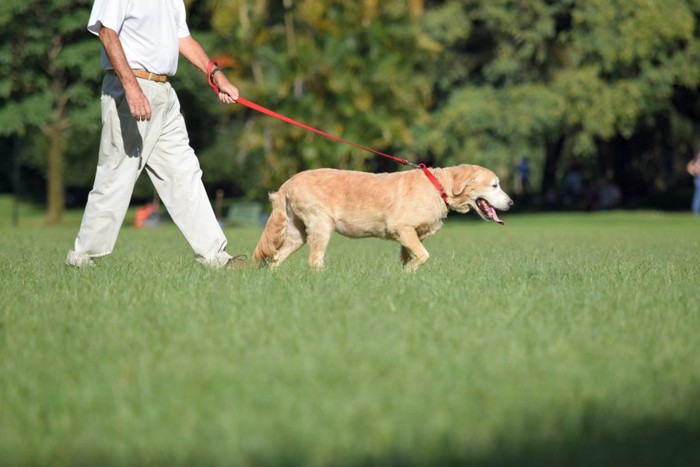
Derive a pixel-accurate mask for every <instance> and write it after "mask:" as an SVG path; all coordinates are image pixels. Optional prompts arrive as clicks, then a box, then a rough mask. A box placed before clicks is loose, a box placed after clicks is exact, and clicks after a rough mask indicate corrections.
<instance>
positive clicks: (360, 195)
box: [253, 164, 513, 271]
mask: <svg viewBox="0 0 700 467" xmlns="http://www.w3.org/2000/svg"><path fill="white" fill-rule="evenodd" d="M429 170H430V171H431V173H432V174H433V176H434V177H435V178H436V179H437V181H438V182H439V183H440V184H441V185H442V187H443V188H444V190H445V193H446V197H445V199H444V200H443V198H441V195H440V192H439V191H438V189H437V188H436V186H434V185H433V183H431V181H430V179H429V178H428V177H427V176H426V174H425V173H423V171H422V170H412V171H403V172H395V173H381V174H372V173H366V172H357V171H350V170H336V169H315V170H307V171H304V172H299V173H298V174H296V175H294V176H293V177H291V178H290V179H289V180H287V181H286V182H285V183H284V184H283V185H282V186H281V187H280V189H279V190H278V191H277V192H276V193H271V194H270V201H271V202H272V213H271V214H270V217H269V218H268V220H267V224H266V226H265V230H264V231H263V233H262V236H261V237H260V240H259V241H258V244H257V246H256V248H255V252H254V253H253V260H254V261H255V262H257V263H263V264H268V265H270V266H271V267H278V266H280V265H281V264H282V263H283V262H284V260H286V259H287V258H288V257H289V255H291V254H292V253H294V252H295V251H296V250H298V249H299V248H301V247H302V246H303V245H304V244H305V243H307V242H308V244H309V258H308V262H309V265H310V266H311V267H312V268H315V269H322V268H323V260H324V256H325V253H326V248H327V247H328V241H329V240H330V237H331V234H332V232H333V231H336V232H338V233H339V234H341V235H344V236H346V237H350V238H366V237H379V238H383V239H389V240H395V241H397V242H399V243H400V244H401V263H402V265H403V268H404V269H405V270H406V271H415V270H417V269H418V268H419V267H420V266H421V265H422V264H423V263H425V262H426V261H427V260H428V258H429V257H430V254H429V253H428V251H427V250H426V249H425V247H424V246H423V243H422V240H423V239H425V238H427V237H429V236H431V235H433V234H434V233H436V232H437V231H438V230H439V229H440V228H441V227H442V224H443V221H444V220H445V218H446V217H447V213H448V211H449V210H453V211H456V212H459V213H467V212H469V211H470V210H471V209H473V210H474V211H476V213H477V214H479V216H481V217H482V218H483V219H484V220H486V221H489V220H493V221H495V222H498V223H499V224H503V221H502V220H501V219H499V217H498V215H497V214H496V209H499V210H502V211H507V210H508V209H509V208H510V207H511V206H512V205H513V201H512V200H511V199H510V197H509V196H508V195H507V194H506V193H505V192H504V191H503V190H502V189H501V186H500V182H499V179H498V177H497V176H496V174H495V173H493V172H492V171H491V170H489V169H486V168H484V167H480V166H478V165H466V164H463V165H459V166H454V167H446V168H436V169H429Z"/></svg>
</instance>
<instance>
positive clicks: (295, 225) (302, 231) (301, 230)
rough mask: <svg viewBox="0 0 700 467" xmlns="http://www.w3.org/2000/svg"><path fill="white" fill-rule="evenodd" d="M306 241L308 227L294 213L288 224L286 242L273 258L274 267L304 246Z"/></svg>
mask: <svg viewBox="0 0 700 467" xmlns="http://www.w3.org/2000/svg"><path fill="white" fill-rule="evenodd" d="M304 243H306V228H305V227H304V224H303V223H302V222H301V220H300V219H299V218H298V217H296V216H294V215H292V218H291V219H289V222H288V225H287V232H286V235H285V237H284V242H283V243H282V245H281V246H280V248H279V250H278V251H277V254H275V256H274V258H273V260H272V267H279V265H280V264H282V263H283V262H284V260H285V259H287V258H288V257H289V255H291V254H292V253H294V252H295V251H297V250H298V249H299V248H301V247H302V246H304Z"/></svg>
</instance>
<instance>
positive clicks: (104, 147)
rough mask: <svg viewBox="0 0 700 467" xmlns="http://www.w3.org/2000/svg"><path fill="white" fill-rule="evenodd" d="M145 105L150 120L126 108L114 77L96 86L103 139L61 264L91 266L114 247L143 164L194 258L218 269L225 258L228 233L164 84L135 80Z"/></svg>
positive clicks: (172, 96)
mask: <svg viewBox="0 0 700 467" xmlns="http://www.w3.org/2000/svg"><path fill="white" fill-rule="evenodd" d="M139 84H140V85H141V88H142V89H143V92H144V94H145V95H146V97H147V98H148V100H149V101H150V104H151V110H152V117H151V120H150V121H147V122H138V121H136V120H134V119H133V117H132V116H131V113H130V112H129V106H128V104H127V102H126V98H125V97H124V90H123V88H122V86H121V83H120V81H119V79H118V78H117V77H116V76H114V75H106V76H105V78H104V81H103V83H102V139H101V141H100V151H99V160H98V162H97V173H96V175H95V184H94V186H93V189H92V191H91V192H90V195H89V196H88V201H87V205H86V207H85V213H84V215H83V220H82V223H81V225H80V231H79V232H78V236H77V238H76V240H75V247H74V250H71V251H70V252H69V253H68V258H67V259H66V263H68V264H70V265H74V266H83V265H87V264H91V263H92V261H91V260H90V258H92V257H99V256H105V255H108V254H110V253H111V252H112V249H113V248H114V244H115V243H116V241H117V235H118V234H119V229H120V228H121V225H122V222H123V221H124V216H125V215H126V211H127V209H128V207H129V203H130V201H131V195H132V193H133V189H134V185H135V183H136V179H137V178H138V176H139V175H140V174H141V171H142V170H143V169H146V173H147V174H148V176H149V177H150V179H151V181H152V182H153V186H154V187H155V189H156V191H157V192H158V195H159V197H160V199H161V200H162V202H163V204H164V205H165V207H166V208H167V210H168V213H169V214H170V217H171V218H172V219H173V221H174V222H175V224H176V225H177V227H178V228H179V229H180V231H181V232H182V234H183V235H184V236H185V239H186V240H187V242H188V243H189V244H190V246H191V247H192V250H193V251H194V254H195V258H196V259H197V261H199V262H201V263H203V264H205V265H207V266H210V267H215V268H216V267H223V266H225V264H226V262H227V261H228V260H229V259H230V258H231V256H230V255H229V254H228V253H226V252H225V248H226V237H225V236H224V233H223V231H222V230H221V227H220V226H219V223H218V221H217V219H216V216H215V214H214V211H213V209H212V207H211V203H210V201H209V198H208V197H207V193H206V191H205V189H204V185H203V184H202V171H201V169H200V167H199V161H198V160H197V157H196V156H195V153H194V150H193V149H192V148H191V147H190V144H189V137H188V135H187V129H186V127H185V121H184V119H183V117H182V115H181V114H180V102H179V101H178V98H177V94H176V93H175V91H174V90H173V89H172V87H171V86H170V84H169V83H157V82H154V81H148V80H145V79H139Z"/></svg>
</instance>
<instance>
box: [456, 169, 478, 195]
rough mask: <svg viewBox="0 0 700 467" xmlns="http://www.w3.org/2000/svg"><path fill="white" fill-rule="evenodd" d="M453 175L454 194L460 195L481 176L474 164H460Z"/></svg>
mask: <svg viewBox="0 0 700 467" xmlns="http://www.w3.org/2000/svg"><path fill="white" fill-rule="evenodd" d="M457 169H458V170H455V171H454V173H453V175H452V196H455V197H458V196H460V195H461V194H462V193H464V190H465V189H466V188H467V187H468V186H469V185H472V184H474V182H476V181H477V179H478V178H479V171H478V170H476V166H473V165H460V166H459V167H457Z"/></svg>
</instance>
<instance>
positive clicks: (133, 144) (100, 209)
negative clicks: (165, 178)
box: [66, 75, 147, 266]
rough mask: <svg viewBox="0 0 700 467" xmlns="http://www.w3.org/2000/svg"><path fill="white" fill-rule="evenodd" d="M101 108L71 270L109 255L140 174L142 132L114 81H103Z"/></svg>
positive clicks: (70, 257)
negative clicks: (94, 160)
mask: <svg viewBox="0 0 700 467" xmlns="http://www.w3.org/2000/svg"><path fill="white" fill-rule="evenodd" d="M101 104H102V134H101V139H100V149H99V157H98V162H97V170H96V173H95V182H94V184H93V188H92V190H91V191H90V194H89V195H88V201H87V205H86V206H85V212H84V214H83V219H82V222H81V224H80V230H79V231H78V235H77V237H76V239H75V245H74V249H73V250H72V251H70V252H69V255H68V258H67V259H66V262H67V263H68V264H71V265H75V266H82V265H85V264H89V263H90V258H91V257H99V256H104V255H108V254H110V253H111V252H112V250H113V248H114V245H115V243H116V241H117V236H118V234H119V230H120V228H121V226H122V223H123V222H124V216H125V215H126V211H127V209H128V207H129V202H130V200H131V195H132V193H133V189H134V185H135V183H136V179H137V178H138V176H139V174H140V172H141V170H142V168H143V167H142V164H141V160H142V156H143V152H144V144H143V135H142V132H143V131H145V128H146V125H142V123H140V122H136V121H135V120H134V119H133V118H132V116H131V114H130V112H129V107H128V103H127V102H126V99H125V98H124V91H123V88H122V87H121V83H120V82H119V80H118V78H117V77H116V76H112V75H107V76H105V78H104V81H103V85H102V103H101ZM143 123H147V122H143Z"/></svg>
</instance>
